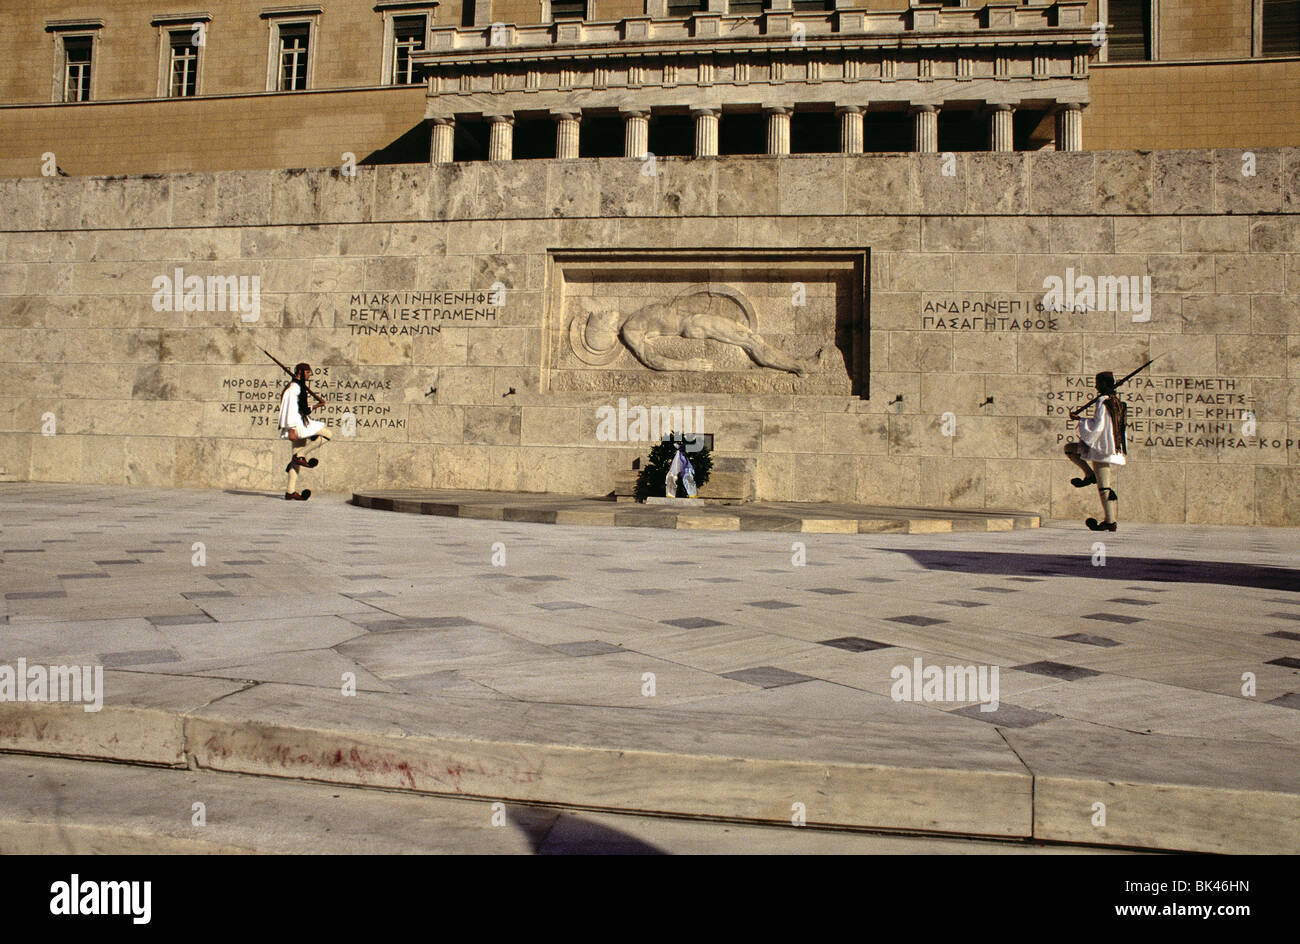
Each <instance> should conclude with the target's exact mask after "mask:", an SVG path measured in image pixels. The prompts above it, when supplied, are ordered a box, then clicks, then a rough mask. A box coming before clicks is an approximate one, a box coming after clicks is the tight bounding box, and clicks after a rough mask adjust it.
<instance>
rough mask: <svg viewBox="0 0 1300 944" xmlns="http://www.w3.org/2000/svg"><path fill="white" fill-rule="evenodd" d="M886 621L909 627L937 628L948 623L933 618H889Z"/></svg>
mask: <svg viewBox="0 0 1300 944" xmlns="http://www.w3.org/2000/svg"><path fill="white" fill-rule="evenodd" d="M885 619H887V620H888V621H889V622H891V623H906V624H907V625H908V626H937V625H938V624H939V623H946V622H948V621H947V620H943V619H934V618H933V617H931V616H887V617H885Z"/></svg>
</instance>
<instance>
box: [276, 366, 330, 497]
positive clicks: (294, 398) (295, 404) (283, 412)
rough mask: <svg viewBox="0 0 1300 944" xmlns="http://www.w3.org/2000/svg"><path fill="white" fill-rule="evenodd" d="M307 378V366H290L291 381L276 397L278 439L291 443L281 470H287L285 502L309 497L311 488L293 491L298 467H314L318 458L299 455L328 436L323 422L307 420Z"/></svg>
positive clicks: (309, 377)
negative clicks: (290, 454) (278, 424)
mask: <svg viewBox="0 0 1300 944" xmlns="http://www.w3.org/2000/svg"><path fill="white" fill-rule="evenodd" d="M310 379H311V365H310V364H298V365H297V366H296V367H294V369H293V381H292V382H291V383H289V385H288V386H286V387H285V388H284V395H283V396H282V397H281V398H280V438H281V439H287V440H289V442H290V443H292V444H293V455H292V456H291V457H290V459H289V464H288V465H287V466H285V469H284V470H285V472H287V473H289V487H288V490H287V491H285V493H284V497H285V499H286V500H287V501H306V500H307V499H308V498H310V497H311V489H309V488H305V489H303V490H302V491H301V492H299V491H298V490H297V486H298V470H299V469H301V468H308V469H314V468H316V466H317V465H318V464H319V461H320V460H318V459H317V458H316V457H315V456H313V457H312V458H310V459H305V458H303V455H304V454H305V453H308V452H311V451H312V450H313V449H316V448H318V447H319V446H320V445H321V443H323V442H328V441H329V438H330V433H329V430H328V429H326V428H325V424H324V423H322V422H321V421H320V420H313V419H311V404H310V403H309V402H308V400H307V393H308V391H307V381H309V380H310ZM313 396H314V394H313ZM317 399H318V400H319V399H320V398H319V397H317Z"/></svg>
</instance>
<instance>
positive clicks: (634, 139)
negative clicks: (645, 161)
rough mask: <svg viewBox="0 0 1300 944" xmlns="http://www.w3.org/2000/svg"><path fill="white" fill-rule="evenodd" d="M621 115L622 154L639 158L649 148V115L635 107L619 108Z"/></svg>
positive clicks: (642, 156)
mask: <svg viewBox="0 0 1300 944" xmlns="http://www.w3.org/2000/svg"><path fill="white" fill-rule="evenodd" d="M619 114H620V115H622V116H623V156H624V157H635V158H636V159H637V160H641V159H642V158H644V157H645V156H646V154H647V153H648V152H649V150H650V116H649V114H647V113H646V112H644V111H640V110H638V109H636V108H623V109H620V110H619Z"/></svg>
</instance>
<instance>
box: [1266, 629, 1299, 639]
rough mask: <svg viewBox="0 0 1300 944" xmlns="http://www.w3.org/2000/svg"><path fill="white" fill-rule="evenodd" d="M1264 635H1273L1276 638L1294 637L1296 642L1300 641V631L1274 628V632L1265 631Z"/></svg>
mask: <svg viewBox="0 0 1300 944" xmlns="http://www.w3.org/2000/svg"><path fill="white" fill-rule="evenodd" d="M1264 635H1265V636H1272V637H1273V638H1275V639H1293V640H1295V641H1296V642H1300V633H1292V632H1288V631H1287V630H1285V629H1278V630H1274V631H1273V632H1271V633H1265V634H1264Z"/></svg>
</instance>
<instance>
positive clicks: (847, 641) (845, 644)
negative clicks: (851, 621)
mask: <svg viewBox="0 0 1300 944" xmlns="http://www.w3.org/2000/svg"><path fill="white" fill-rule="evenodd" d="M818 645H820V646H833V647H834V648H836V649H843V650H844V651H845V652H871V651H872V650H875V649H892V648H894V647H893V646H891V645H890V644H889V643H887V642H876V641H875V640H874V639H863V638H862V637H861V636H841V637H840V638H839V639H823V640H822V641H821V642H820V643H818Z"/></svg>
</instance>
